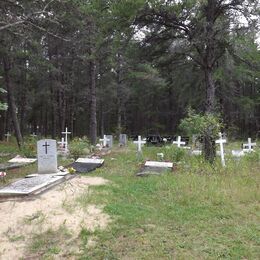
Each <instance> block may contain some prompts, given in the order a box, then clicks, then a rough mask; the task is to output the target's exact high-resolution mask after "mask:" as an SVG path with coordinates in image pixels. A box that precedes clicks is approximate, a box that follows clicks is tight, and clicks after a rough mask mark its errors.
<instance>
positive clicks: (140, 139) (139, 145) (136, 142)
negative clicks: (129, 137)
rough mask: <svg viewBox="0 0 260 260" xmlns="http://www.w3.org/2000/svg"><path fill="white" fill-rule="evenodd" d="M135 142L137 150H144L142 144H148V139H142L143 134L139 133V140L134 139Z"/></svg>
mask: <svg viewBox="0 0 260 260" xmlns="http://www.w3.org/2000/svg"><path fill="white" fill-rule="evenodd" d="M134 144H137V151H138V152H139V153H141V152H142V144H146V141H142V138H141V135H138V141H134Z"/></svg>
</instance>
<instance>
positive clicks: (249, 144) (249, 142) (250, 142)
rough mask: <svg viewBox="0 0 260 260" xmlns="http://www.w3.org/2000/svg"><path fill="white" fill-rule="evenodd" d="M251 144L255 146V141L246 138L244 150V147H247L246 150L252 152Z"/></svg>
mask: <svg viewBox="0 0 260 260" xmlns="http://www.w3.org/2000/svg"><path fill="white" fill-rule="evenodd" d="M253 146H256V143H252V141H251V138H248V143H247V144H243V150H245V147H248V148H247V151H248V152H252V151H253Z"/></svg>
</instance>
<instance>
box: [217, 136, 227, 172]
mask: <svg viewBox="0 0 260 260" xmlns="http://www.w3.org/2000/svg"><path fill="white" fill-rule="evenodd" d="M226 142H227V140H226V139H222V134H221V133H219V139H218V140H216V144H219V145H220V156H221V163H222V166H223V167H225V166H226V163H225V157H224V145H223V144H225V143H226Z"/></svg>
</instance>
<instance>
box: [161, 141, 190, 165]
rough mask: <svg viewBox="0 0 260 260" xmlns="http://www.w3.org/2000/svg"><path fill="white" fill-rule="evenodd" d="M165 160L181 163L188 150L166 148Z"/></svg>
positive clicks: (164, 149)
mask: <svg viewBox="0 0 260 260" xmlns="http://www.w3.org/2000/svg"><path fill="white" fill-rule="evenodd" d="M162 152H163V153H164V159H165V160H167V161H171V162H179V161H182V160H183V159H184V157H185V156H186V150H185V149H182V148H178V147H176V146H173V145H172V146H165V147H164V148H163V151H162Z"/></svg>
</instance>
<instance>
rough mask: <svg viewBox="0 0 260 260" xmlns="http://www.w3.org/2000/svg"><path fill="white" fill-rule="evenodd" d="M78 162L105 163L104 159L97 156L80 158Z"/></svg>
mask: <svg viewBox="0 0 260 260" xmlns="http://www.w3.org/2000/svg"><path fill="white" fill-rule="evenodd" d="M76 162H79V163H95V164H103V163H104V159H96V158H78V159H77V160H76Z"/></svg>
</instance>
